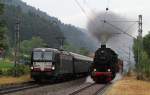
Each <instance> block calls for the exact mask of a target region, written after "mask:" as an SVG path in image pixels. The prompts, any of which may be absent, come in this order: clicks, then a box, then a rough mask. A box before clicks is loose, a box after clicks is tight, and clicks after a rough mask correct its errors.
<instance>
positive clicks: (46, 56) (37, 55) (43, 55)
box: [33, 51, 53, 60]
mask: <svg viewBox="0 0 150 95" xmlns="http://www.w3.org/2000/svg"><path fill="white" fill-rule="evenodd" d="M52 55H53V54H52V52H50V51H44V52H43V51H34V52H33V60H52Z"/></svg>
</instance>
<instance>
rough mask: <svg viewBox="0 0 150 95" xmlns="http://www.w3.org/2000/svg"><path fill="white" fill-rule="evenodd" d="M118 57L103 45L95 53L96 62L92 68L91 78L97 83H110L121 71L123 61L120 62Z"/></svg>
mask: <svg viewBox="0 0 150 95" xmlns="http://www.w3.org/2000/svg"><path fill="white" fill-rule="evenodd" d="M118 60H119V59H118V55H117V54H116V53H115V52H114V51H113V50H112V49H110V48H106V45H101V48H99V49H98V50H97V51H96V52H95V57H94V62H93V64H92V66H91V77H92V79H93V80H94V81H95V82H97V83H101V82H110V81H111V80H113V79H114V78H115V76H116V73H117V72H118V71H119V70H118V69H119V67H118V66H120V65H118V64H121V63H118V62H122V61H118Z"/></svg>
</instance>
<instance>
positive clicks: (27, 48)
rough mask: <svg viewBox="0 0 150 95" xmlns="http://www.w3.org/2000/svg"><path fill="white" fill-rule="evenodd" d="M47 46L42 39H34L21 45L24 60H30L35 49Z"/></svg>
mask: <svg viewBox="0 0 150 95" xmlns="http://www.w3.org/2000/svg"><path fill="white" fill-rule="evenodd" d="M45 46H47V45H46V44H45V43H44V41H43V40H42V39H41V38H40V37H32V39H30V40H24V41H22V42H21V44H20V50H21V57H22V58H23V59H26V60H29V59H30V54H31V51H32V49H33V48H39V47H45Z"/></svg>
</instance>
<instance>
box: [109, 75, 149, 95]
mask: <svg viewBox="0 0 150 95" xmlns="http://www.w3.org/2000/svg"><path fill="white" fill-rule="evenodd" d="M106 95H150V82H148V81H142V80H136V78H135V77H134V76H132V77H124V78H123V79H122V80H119V81H118V82H116V83H115V84H114V85H113V86H112V88H110V89H109V91H108V93H107V94H106Z"/></svg>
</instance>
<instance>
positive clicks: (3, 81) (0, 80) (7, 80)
mask: <svg viewBox="0 0 150 95" xmlns="http://www.w3.org/2000/svg"><path fill="white" fill-rule="evenodd" d="M28 81H31V78H30V75H24V76H21V77H0V85H8V84H20V83H24V82H28Z"/></svg>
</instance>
